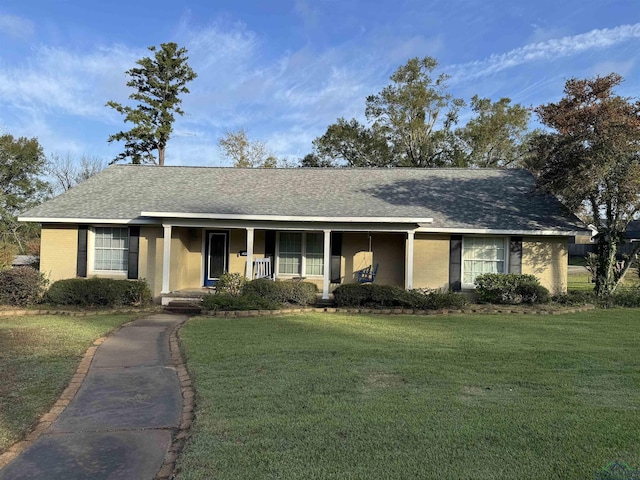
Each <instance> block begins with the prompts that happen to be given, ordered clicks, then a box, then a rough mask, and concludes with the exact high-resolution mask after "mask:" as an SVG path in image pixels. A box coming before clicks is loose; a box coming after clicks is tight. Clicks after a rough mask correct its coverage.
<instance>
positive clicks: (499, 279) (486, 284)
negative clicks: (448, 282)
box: [475, 273, 550, 305]
mask: <svg viewBox="0 0 640 480" xmlns="http://www.w3.org/2000/svg"><path fill="white" fill-rule="evenodd" d="M475 284H476V294H477V295H478V301H479V302H480V303H497V304H507V305H517V304H520V303H530V304H535V303H547V302H548V301H549V299H550V297H549V291H548V290H547V289H546V288H544V287H543V286H542V285H540V282H539V281H538V279H537V278H536V277H535V276H534V275H519V274H516V273H485V274H483V275H479V276H478V277H477V278H476V280H475Z"/></svg>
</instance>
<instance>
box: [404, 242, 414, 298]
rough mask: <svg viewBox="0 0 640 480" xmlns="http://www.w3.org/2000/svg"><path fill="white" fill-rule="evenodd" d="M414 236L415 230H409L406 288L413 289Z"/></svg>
mask: <svg viewBox="0 0 640 480" xmlns="http://www.w3.org/2000/svg"><path fill="white" fill-rule="evenodd" d="M413 237H414V232H407V265H406V268H405V272H406V278H405V282H404V285H405V288H406V289H407V290H411V289H412V288H413Z"/></svg>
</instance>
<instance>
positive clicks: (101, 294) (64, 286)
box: [44, 278, 152, 307]
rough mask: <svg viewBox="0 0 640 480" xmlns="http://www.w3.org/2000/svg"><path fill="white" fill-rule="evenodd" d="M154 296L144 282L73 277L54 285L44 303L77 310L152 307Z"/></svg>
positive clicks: (46, 295)
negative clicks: (73, 307) (83, 308)
mask: <svg viewBox="0 0 640 480" xmlns="http://www.w3.org/2000/svg"><path fill="white" fill-rule="evenodd" d="M151 297H152V296H151V290H150V289H149V285H147V282H146V281H145V280H115V279H112V278H87V279H85V278H70V279H67V280H58V281H57V282H54V283H53V284H52V285H51V287H50V288H49V290H48V291H47V293H46V294H45V296H44V302H45V303H50V304H52V305H69V306H78V307H120V306H142V305H147V304H149V303H150V302H151Z"/></svg>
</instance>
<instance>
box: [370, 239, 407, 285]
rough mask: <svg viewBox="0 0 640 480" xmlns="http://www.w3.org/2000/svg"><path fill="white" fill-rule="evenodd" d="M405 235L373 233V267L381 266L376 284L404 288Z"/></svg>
mask: <svg viewBox="0 0 640 480" xmlns="http://www.w3.org/2000/svg"><path fill="white" fill-rule="evenodd" d="M406 237H407V236H406V234H404V233H372V234H371V251H372V252H373V265H374V266H375V265H376V264H379V265H380V266H379V268H378V275H377V276H376V283H380V284H382V285H397V286H399V287H404V264H405V250H404V247H405V242H406Z"/></svg>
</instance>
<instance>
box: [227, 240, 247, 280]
mask: <svg viewBox="0 0 640 480" xmlns="http://www.w3.org/2000/svg"><path fill="white" fill-rule="evenodd" d="M246 249H247V232H246V230H231V231H230V232H229V273H239V274H240V275H244V274H245V271H246V270H245V269H246V266H247V257H243V256H240V251H241V250H246Z"/></svg>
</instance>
